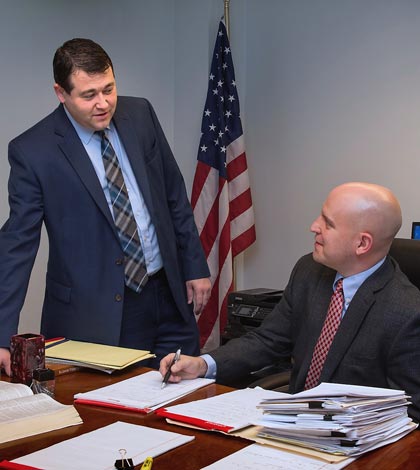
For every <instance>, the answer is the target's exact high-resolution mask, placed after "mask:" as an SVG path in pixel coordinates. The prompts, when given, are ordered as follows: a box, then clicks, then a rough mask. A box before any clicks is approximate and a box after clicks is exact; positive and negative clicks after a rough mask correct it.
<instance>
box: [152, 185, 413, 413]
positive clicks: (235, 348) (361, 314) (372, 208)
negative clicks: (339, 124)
mask: <svg viewBox="0 0 420 470" xmlns="http://www.w3.org/2000/svg"><path fill="white" fill-rule="evenodd" d="M400 227H401V209H400V206H399V203H398V201H397V199H396V198H395V196H394V195H393V194H392V193H391V191H389V190H388V189H386V188H384V187H382V186H378V185H373V184H366V183H347V184H343V185H341V186H338V187H337V188H335V189H333V190H332V191H331V193H330V194H329V195H328V198H327V200H326V201H325V203H324V205H323V208H322V212H321V215H320V216H319V217H318V218H317V219H316V220H315V221H314V222H313V224H312V226H311V231H312V232H313V233H314V234H315V244H314V250H313V253H312V255H306V256H304V257H303V258H301V259H300V260H299V261H298V263H297V264H296V266H295V267H294V269H293V271H292V274H291V277H290V280H289V283H288V285H287V287H286V289H285V291H284V295H283V298H282V300H281V301H280V302H279V304H278V305H277V306H276V308H275V309H274V310H273V311H272V313H271V314H270V315H269V316H268V317H267V318H266V320H265V321H264V322H263V324H262V325H261V326H260V327H259V328H257V329H255V330H254V331H252V332H249V333H248V334H247V335H245V336H242V337H241V338H238V339H234V340H231V341H229V342H228V343H227V344H226V345H224V346H222V347H221V348H219V349H216V350H215V351H213V352H211V353H210V355H207V356H203V357H194V358H190V357H185V356H181V359H180V360H179V361H178V362H177V363H176V364H175V365H174V366H173V367H172V368H171V370H172V375H171V378H170V380H172V381H174V382H178V381H179V380H181V379H182V378H193V377H197V376H204V375H206V376H213V377H216V378H217V381H218V382H221V383H224V382H225V383H226V382H227V381H228V380H234V379H239V378H241V377H244V376H246V375H247V374H249V373H250V372H252V371H256V370H259V369H261V368H262V367H264V366H267V365H270V364H274V363H276V362H277V361H278V360H279V359H280V358H290V359H292V364H293V365H292V373H291V378H290V386H289V390H290V392H292V393H295V392H299V391H301V390H303V389H305V388H311V387H312V386H314V385H317V384H318V383H320V382H336V383H347V384H353V385H365V386H372V387H384V388H395V389H403V390H405V391H406V393H408V394H409V395H411V396H412V402H413V405H412V406H410V408H409V413H410V414H411V416H413V417H414V418H415V419H417V420H419V419H420V292H419V290H418V289H417V288H416V287H414V286H413V285H412V284H411V283H410V282H409V281H408V279H407V277H406V276H405V275H404V274H403V273H402V272H401V270H400V269H399V267H398V265H397V264H396V262H395V261H394V260H393V259H392V258H391V257H389V255H388V252H389V248H390V246H391V243H392V240H393V239H394V237H395V235H396V234H397V232H398V230H399V229H400ZM340 279H342V281H340ZM339 282H340V284H341V283H342V285H343V290H344V292H343V305H342V306H340V310H339V312H338V313H339V317H340V319H339V326H338V329H337V331H336V333H335V336H334V338H333V340H332V343H331V346H330V347H329V350H327V355H326V358H325V362H323V366H322V368H320V371H319V372H320V375H319V376H318V377H317V378H316V380H315V381H314V382H312V383H310V381H309V380H308V379H309V377H310V376H311V374H310V373H308V372H309V371H311V370H312V371H313V368H312V365H311V364H312V363H313V362H314V361H313V359H314V358H315V357H316V354H314V351H315V350H316V349H317V348H316V345H317V343H318V339H319V338H320V337H321V331H322V329H323V325H324V322H325V320H326V317H327V311H329V310H330V309H329V304H330V299H331V297H332V294H333V290H334V289H335V286H336V285H337V284H338V283H339ZM171 357H172V355H168V356H167V357H166V358H164V359H163V360H162V362H161V367H160V370H161V373H163V374H164V373H165V372H166V370H167V368H168V366H169V364H170V362H169V361H170V359H171ZM308 382H309V387H308Z"/></svg>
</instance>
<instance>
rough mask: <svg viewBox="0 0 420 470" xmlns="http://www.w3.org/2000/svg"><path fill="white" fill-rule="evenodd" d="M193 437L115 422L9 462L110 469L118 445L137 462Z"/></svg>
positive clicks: (46, 468) (48, 468) (53, 469)
mask: <svg viewBox="0 0 420 470" xmlns="http://www.w3.org/2000/svg"><path fill="white" fill-rule="evenodd" d="M193 439H194V436H184V435H182V434H178V433H174V432H169V431H162V430H160V429H154V428H148V427H144V426H139V425H136V424H130V423H123V422H116V423H113V424H110V425H109V426H105V427H103V428H100V429H97V430H96V431H92V432H89V433H87V434H82V435H81V436H78V437H75V438H73V439H68V440H67V441H63V442H60V443H59V444H55V445H53V446H51V447H47V448H46V449H42V450H39V451H37V452H33V453H32V454H28V455H26V456H24V457H20V458H18V459H15V460H13V462H14V463H19V464H24V465H30V466H34V467H38V468H42V469H43V470H57V469H60V470H75V469H77V470H92V469H95V470H111V469H114V468H115V467H114V462H115V460H117V459H120V458H121V455H120V453H119V449H125V450H126V451H127V454H126V456H127V458H132V459H133V463H134V465H139V464H140V463H141V462H143V461H144V460H145V459H146V458H147V457H148V456H151V457H157V456H158V455H161V454H163V453H164V452H167V451H168V450H171V449H174V448H176V447H178V446H180V445H183V444H186V443H187V442H190V441H192V440H193Z"/></svg>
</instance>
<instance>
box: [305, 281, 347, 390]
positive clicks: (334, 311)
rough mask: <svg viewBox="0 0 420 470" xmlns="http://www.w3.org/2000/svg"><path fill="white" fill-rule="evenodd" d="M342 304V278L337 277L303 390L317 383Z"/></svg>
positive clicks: (339, 316) (336, 326)
mask: <svg viewBox="0 0 420 470" xmlns="http://www.w3.org/2000/svg"><path fill="white" fill-rule="evenodd" d="M343 305H344V295H343V279H339V280H338V282H337V285H336V288H335V291H334V293H333V295H332V297H331V301H330V306H329V307H328V313H327V317H326V318H325V322H324V326H323V327H322V330H321V334H320V335H319V338H318V342H317V343H316V346H315V349H314V353H313V355H312V361H311V365H310V366H309V371H308V375H307V376H306V382H305V390H307V389H308V388H313V387H315V386H316V385H318V381H319V377H320V375H321V371H322V368H323V366H324V362H325V359H326V357H327V354H328V351H329V349H330V346H331V343H332V341H333V339H334V336H335V333H336V332H337V329H338V325H339V324H340V321H341V314H342V312H343Z"/></svg>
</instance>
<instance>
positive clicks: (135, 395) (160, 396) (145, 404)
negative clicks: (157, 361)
mask: <svg viewBox="0 0 420 470" xmlns="http://www.w3.org/2000/svg"><path fill="white" fill-rule="evenodd" d="M213 382H214V380H213V379H201V378H199V379H194V380H183V381H182V382H180V383H177V384H175V383H168V384H167V385H166V387H164V388H161V387H162V376H161V374H160V373H159V372H158V371H150V372H146V373H145V374H141V375H137V376H136V377H132V378H130V379H127V380H123V381H121V382H118V383H115V384H112V385H107V386H106V387H102V388H98V389H97V390H92V391H91V392H86V393H77V394H76V395H75V396H74V398H75V399H76V401H79V400H88V401H90V402H97V403H98V404H99V403H101V402H102V403H108V404H110V405H116V406H126V407H132V408H137V409H139V410H150V411H152V410H153V409H156V408H158V407H159V406H162V405H164V404H166V403H169V402H171V401H174V400H176V399H177V398H180V397H182V396H184V395H187V394H188V393H191V392H193V391H194V390H197V389H199V388H201V387H204V386H206V385H209V384H211V383H213ZM92 404H94V403H92Z"/></svg>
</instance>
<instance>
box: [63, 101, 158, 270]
mask: <svg viewBox="0 0 420 470" xmlns="http://www.w3.org/2000/svg"><path fill="white" fill-rule="evenodd" d="M64 110H65V111H66V114H67V116H68V118H69V119H70V122H71V123H72V124H73V127H74V128H75V130H76V132H77V135H78V136H79V138H80V140H81V141H82V144H83V146H84V147H85V149H86V152H87V154H88V155H89V158H90V161H91V162H92V165H93V167H94V169H95V172H96V175H97V176H98V179H99V182H100V184H101V187H102V189H103V191H104V194H105V198H106V200H107V202H108V206H109V210H110V212H111V215H112V217H113V218H114V213H113V210H112V204H111V197H110V194H109V189H108V183H107V180H106V176H105V167H104V164H103V161H102V153H101V137H100V136H99V134H96V133H95V131H93V130H91V129H87V128H85V127H83V126H81V125H80V124H79V123H77V122H76V121H75V120H74V119H73V117H72V116H71V114H70V113H69V112H68V111H67V109H66V107H65V106H64ZM106 135H107V137H108V139H109V141H110V142H111V145H112V147H113V148H114V150H115V153H116V154H117V157H118V161H119V163H120V167H121V171H122V173H123V177H124V181H125V185H126V187H127V192H128V196H129V199H130V204H131V207H132V209H133V214H134V218H135V219H136V223H137V228H138V233H139V237H140V241H141V246H142V248H143V253H144V257H145V261H146V268H147V273H148V274H149V275H151V274H154V273H156V272H157V271H159V269H161V268H162V266H163V262H162V257H161V255H160V250H159V244H158V240H157V235H156V230H155V227H154V225H153V223H152V221H151V218H150V214H149V211H148V209H147V207H146V204H145V202H144V199H143V195H142V193H141V191H140V188H139V187H138V184H137V181H136V178H135V177H134V173H133V170H132V168H131V165H130V161H129V159H128V156H127V153H126V151H125V148H124V146H123V144H122V142H121V140H120V138H119V136H118V133H117V130H116V129H115V126H114V124H113V123H112V122H111V123H110V126H109V128H107V129H106Z"/></svg>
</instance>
